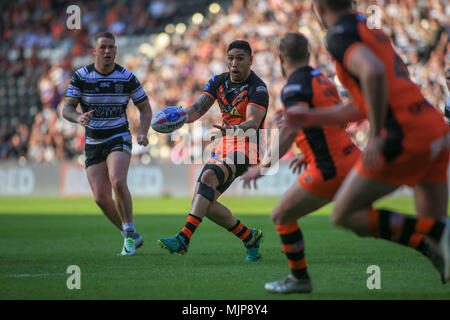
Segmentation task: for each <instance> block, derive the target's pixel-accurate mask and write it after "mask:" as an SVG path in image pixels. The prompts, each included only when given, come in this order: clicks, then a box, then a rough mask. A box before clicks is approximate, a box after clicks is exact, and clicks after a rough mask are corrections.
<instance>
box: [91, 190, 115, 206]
mask: <svg viewBox="0 0 450 320" xmlns="http://www.w3.org/2000/svg"><path fill="white" fill-rule="evenodd" d="M94 201H95V203H96V204H97V205H98V206H99V207H100V208H101V209H103V208H106V207H108V203H109V202H110V201H112V198H111V197H110V196H108V195H107V194H104V193H96V194H94Z"/></svg>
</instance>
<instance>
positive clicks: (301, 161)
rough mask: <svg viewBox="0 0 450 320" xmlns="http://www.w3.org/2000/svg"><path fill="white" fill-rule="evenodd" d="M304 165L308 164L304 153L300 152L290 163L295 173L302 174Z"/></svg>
mask: <svg viewBox="0 0 450 320" xmlns="http://www.w3.org/2000/svg"><path fill="white" fill-rule="evenodd" d="M304 165H306V161H305V158H304V157H303V155H302V154H298V155H296V156H295V157H294V158H293V159H292V161H291V163H290V164H289V169H292V173H294V174H300V172H301V171H302V167H303V166H304Z"/></svg>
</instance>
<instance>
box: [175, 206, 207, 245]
mask: <svg viewBox="0 0 450 320" xmlns="http://www.w3.org/2000/svg"><path fill="white" fill-rule="evenodd" d="M200 222H202V219H201V218H199V217H197V216H194V215H193V214H190V213H189V215H188V217H187V221H186V225H185V226H184V227H183V229H181V231H180V233H178V235H179V236H180V237H183V239H184V243H185V244H186V245H188V244H189V241H190V240H191V237H192V234H193V233H194V231H195V229H197V227H198V226H199V224H200Z"/></svg>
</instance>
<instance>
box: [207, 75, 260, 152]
mask: <svg viewBox="0 0 450 320" xmlns="http://www.w3.org/2000/svg"><path fill="white" fill-rule="evenodd" d="M203 94H206V95H208V96H210V97H211V98H212V99H214V100H215V99H217V102H218V103H219V107H220V111H221V112H222V126H224V122H223V119H226V120H227V121H228V122H229V123H230V124H231V125H238V124H240V123H242V122H244V121H246V120H247V107H248V106H255V107H257V108H260V109H262V110H264V112H265V114H264V118H263V119H262V121H261V124H260V126H259V128H258V130H257V131H256V133H257V134H256V140H251V139H249V138H248V137H236V136H225V137H224V138H223V139H222V144H223V149H224V150H225V149H226V150H228V151H241V152H243V153H245V154H246V155H247V156H248V157H250V156H249V153H250V150H252V151H253V152H255V153H256V155H257V156H255V157H259V144H260V139H259V130H260V129H264V121H265V119H266V114H267V108H268V106H269V92H268V90H267V86H266V84H265V83H264V81H263V80H261V78H259V77H258V76H257V75H256V74H255V73H254V72H253V71H251V73H250V75H249V76H248V78H247V79H246V80H245V81H244V82H241V83H234V82H232V81H231V79H230V73H229V72H225V73H222V74H220V75H216V76H214V77H213V78H211V79H210V80H209V82H208V83H207V84H206V86H205V88H204V89H203ZM250 141H256V144H255V143H252V142H250ZM217 148H220V149H222V145H220V146H218V147H217ZM228 151H226V152H225V151H224V152H223V154H227V153H229V152H228Z"/></svg>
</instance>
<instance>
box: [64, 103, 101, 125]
mask: <svg viewBox="0 0 450 320" xmlns="http://www.w3.org/2000/svg"><path fill="white" fill-rule="evenodd" d="M77 106H78V100H76V99H72V98H66V99H65V100H64V105H63V109H62V116H63V118H64V119H66V120H68V121H70V122H73V123H78V124H80V125H82V126H85V125H87V124H89V122H90V121H91V118H92V116H93V115H94V110H91V111H88V112H85V113H79V112H78V111H77Z"/></svg>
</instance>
